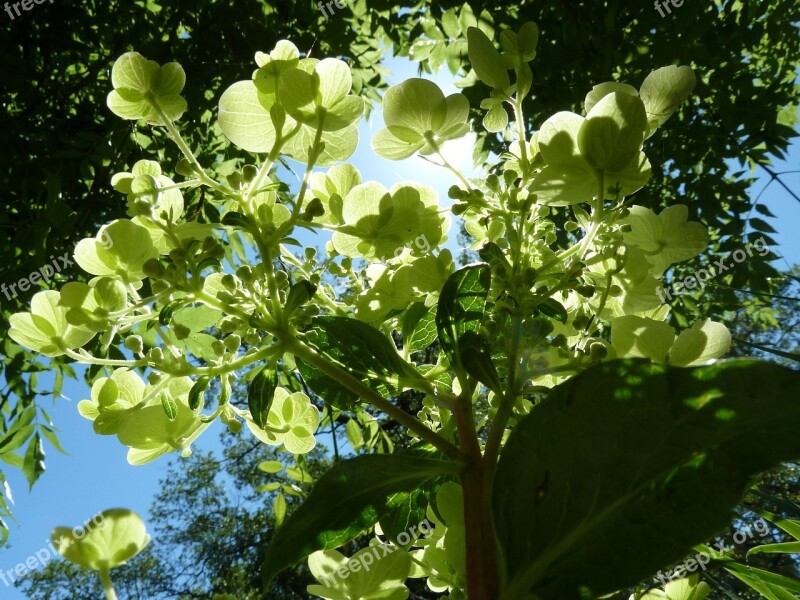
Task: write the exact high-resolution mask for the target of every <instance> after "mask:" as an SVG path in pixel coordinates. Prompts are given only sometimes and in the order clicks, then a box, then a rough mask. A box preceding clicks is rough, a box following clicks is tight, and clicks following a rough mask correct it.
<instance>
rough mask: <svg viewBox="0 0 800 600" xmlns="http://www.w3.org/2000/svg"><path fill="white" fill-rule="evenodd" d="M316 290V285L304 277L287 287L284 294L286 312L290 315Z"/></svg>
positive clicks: (309, 298) (311, 296) (312, 295)
mask: <svg viewBox="0 0 800 600" xmlns="http://www.w3.org/2000/svg"><path fill="white" fill-rule="evenodd" d="M316 292H317V286H315V285H314V284H313V283H311V282H310V281H308V280H306V279H301V280H300V281H298V282H297V283H295V284H294V285H293V286H292V287H291V288H289V293H288V294H287V295H286V306H285V307H284V308H285V310H286V313H287V314H289V315H291V314H292V313H293V312H294V311H296V310H297V309H298V308H300V307H301V306H303V305H304V304H306V303H307V302H308V301H309V300H311V298H313V297H314V294H315V293H316Z"/></svg>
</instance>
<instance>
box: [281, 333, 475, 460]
mask: <svg viewBox="0 0 800 600" xmlns="http://www.w3.org/2000/svg"><path fill="white" fill-rule="evenodd" d="M285 349H286V351H287V352H289V353H291V354H294V355H295V356H296V357H298V358H301V359H302V360H304V361H305V362H307V363H308V364H310V365H312V366H314V367H316V368H318V369H319V370H320V371H322V372H323V373H325V374H326V375H327V376H328V377H330V378H331V379H333V380H334V381H336V382H337V383H340V384H342V385H343V386H344V387H346V388H347V389H349V390H350V391H352V392H353V393H355V394H357V395H358V396H359V397H360V398H361V399H362V400H364V401H365V402H367V403H368V404H372V405H373V406H374V407H375V408H377V409H379V410H382V411H383V412H385V413H386V414H387V415H389V416H390V417H392V418H393V419H394V420H395V421H397V422H398V423H400V424H401V425H403V426H405V427H407V428H408V429H409V430H411V431H413V432H414V433H415V434H416V435H417V436H419V438H420V439H422V440H424V441H426V442H428V443H429V444H431V445H432V446H434V447H435V448H437V449H438V450H440V451H441V452H442V453H443V454H444V455H445V456H447V457H449V458H451V459H453V460H455V461H457V462H460V463H463V462H464V458H465V457H464V453H463V452H462V451H461V450H459V449H458V448H457V447H456V446H454V445H453V444H451V443H450V442H449V441H447V440H446V439H444V438H443V437H442V436H440V435H439V434H438V433H436V432H435V431H433V430H431V429H428V427H426V426H425V425H424V424H423V423H420V422H419V421H418V420H417V419H416V418H415V417H414V416H413V415H409V414H408V413H406V412H404V411H403V410H401V409H400V408H398V407H397V406H395V405H394V404H392V403H391V402H389V401H388V400H386V399H385V398H383V397H382V396H381V395H380V394H378V393H377V392H376V391H375V390H373V389H372V388H370V387H367V386H366V385H365V384H364V383H362V382H361V381H359V380H358V379H356V378H355V377H353V376H352V375H350V373H348V372H347V371H345V370H344V369H341V368H339V367H338V366H336V365H335V364H333V363H332V362H330V361H329V360H328V359H327V358H325V357H324V356H321V355H320V354H318V353H317V352H316V351H315V350H314V349H313V348H310V347H308V346H306V345H305V344H303V343H302V342H301V341H300V340H298V339H297V338H291V339H288V340H286V346H285Z"/></svg>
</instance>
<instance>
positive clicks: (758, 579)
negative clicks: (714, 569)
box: [724, 563, 800, 600]
mask: <svg viewBox="0 0 800 600" xmlns="http://www.w3.org/2000/svg"><path fill="white" fill-rule="evenodd" d="M724 568H725V570H726V571H728V572H729V573H731V574H732V575H734V576H735V577H737V578H738V579H740V580H742V581H744V582H745V583H746V584H747V585H748V586H750V587H751V588H753V589H754V590H756V591H757V592H759V593H760V594H761V595H762V596H763V597H764V598H767V599H768V600H797V597H798V594H800V581H798V580H797V579H791V578H789V577H785V576H783V575H778V574H777V573H770V572H769V571H763V570H761V569H756V568H754V567H748V566H745V565H741V564H739V563H727V564H725V565H724Z"/></svg>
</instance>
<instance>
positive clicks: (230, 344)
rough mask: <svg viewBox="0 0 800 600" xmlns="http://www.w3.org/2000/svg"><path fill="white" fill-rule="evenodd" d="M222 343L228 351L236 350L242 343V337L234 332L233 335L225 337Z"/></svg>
mask: <svg viewBox="0 0 800 600" xmlns="http://www.w3.org/2000/svg"><path fill="white" fill-rule="evenodd" d="M223 343H224V344H225V347H226V348H227V349H228V350H229V351H230V352H236V351H237V350H239V347H240V346H241V345H242V338H241V337H239V336H238V335H236V334H235V333H234V334H233V335H229V336H228V337H226V338H225V340H224V341H223Z"/></svg>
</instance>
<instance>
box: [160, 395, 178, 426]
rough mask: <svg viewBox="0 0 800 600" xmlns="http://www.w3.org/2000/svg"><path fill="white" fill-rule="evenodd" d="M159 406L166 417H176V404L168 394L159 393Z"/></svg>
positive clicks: (171, 418) (172, 419)
mask: <svg viewBox="0 0 800 600" xmlns="http://www.w3.org/2000/svg"><path fill="white" fill-rule="evenodd" d="M161 408H163V409H164V414H165V415H167V419H169V420H170V421H174V420H175V419H176V418H177V417H178V404H177V403H176V402H175V399H174V398H173V397H172V396H171V395H170V394H161Z"/></svg>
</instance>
